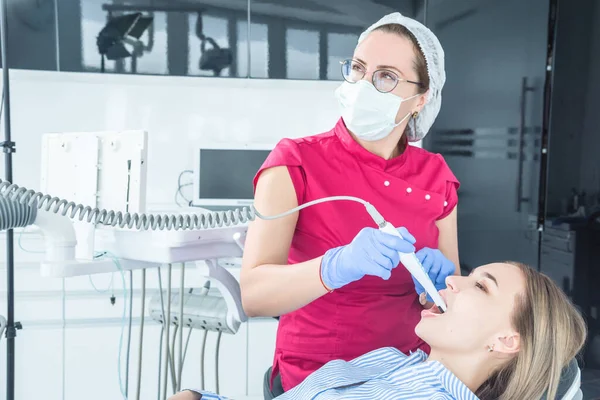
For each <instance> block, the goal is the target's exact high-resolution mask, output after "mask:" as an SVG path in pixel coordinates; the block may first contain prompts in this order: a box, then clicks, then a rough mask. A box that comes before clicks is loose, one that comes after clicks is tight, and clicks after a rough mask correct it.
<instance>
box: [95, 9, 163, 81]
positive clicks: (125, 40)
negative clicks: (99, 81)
mask: <svg viewBox="0 0 600 400" xmlns="http://www.w3.org/2000/svg"><path fill="white" fill-rule="evenodd" d="M153 20H154V18H153V17H144V16H143V15H142V13H139V12H138V13H134V14H127V15H120V16H118V17H109V20H108V22H107V23H106V25H105V26H104V28H102V30H101V31H100V33H99V34H98V37H97V38H96V45H97V46H98V52H99V53H100V55H101V56H102V67H101V69H102V72H104V60H105V58H107V59H109V60H121V59H123V58H127V57H131V55H132V54H134V53H137V49H139V48H142V47H143V45H142V46H140V45H141V41H140V37H141V36H142V35H143V34H144V32H145V31H146V29H148V27H149V26H150V24H151V23H152V22H153ZM126 44H127V45H130V46H131V47H132V50H133V53H132V52H131V51H129V50H128V49H127V47H126V46H125V45H126Z"/></svg>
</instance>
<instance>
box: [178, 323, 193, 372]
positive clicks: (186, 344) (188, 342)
mask: <svg viewBox="0 0 600 400" xmlns="http://www.w3.org/2000/svg"><path fill="white" fill-rule="evenodd" d="M193 331H194V328H192V327H191V326H190V330H189V332H188V335H187V339H185V350H183V361H182V362H181V365H182V366H183V365H184V364H185V357H186V356H187V351H188V345H189V344H190V338H191V337H192V332H193Z"/></svg>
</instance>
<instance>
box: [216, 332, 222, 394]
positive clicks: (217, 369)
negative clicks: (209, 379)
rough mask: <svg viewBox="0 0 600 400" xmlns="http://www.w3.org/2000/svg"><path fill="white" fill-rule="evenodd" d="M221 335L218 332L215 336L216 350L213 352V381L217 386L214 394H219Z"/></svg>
mask: <svg viewBox="0 0 600 400" xmlns="http://www.w3.org/2000/svg"><path fill="white" fill-rule="evenodd" d="M221 335H223V332H219V333H218V334H217V349H216V351H215V381H216V384H217V390H216V393H217V394H219V393H220V391H219V349H220V347H221Z"/></svg>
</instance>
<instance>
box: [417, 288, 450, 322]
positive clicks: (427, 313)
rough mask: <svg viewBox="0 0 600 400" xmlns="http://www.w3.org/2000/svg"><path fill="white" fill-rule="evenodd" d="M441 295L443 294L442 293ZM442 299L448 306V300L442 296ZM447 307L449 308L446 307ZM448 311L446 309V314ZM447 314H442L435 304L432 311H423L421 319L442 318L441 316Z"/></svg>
mask: <svg viewBox="0 0 600 400" xmlns="http://www.w3.org/2000/svg"><path fill="white" fill-rule="evenodd" d="M440 294H441V293H440ZM442 298H443V299H444V302H445V303H446V304H447V301H446V298H445V296H442ZM446 307H447V306H446ZM447 311H448V309H447V308H446V312H447ZM444 314H445V313H444V312H442V310H440V308H439V307H438V306H437V304H434V305H433V306H432V307H431V308H430V309H428V310H423V311H421V317H423V318H427V317H434V316H440V315H444Z"/></svg>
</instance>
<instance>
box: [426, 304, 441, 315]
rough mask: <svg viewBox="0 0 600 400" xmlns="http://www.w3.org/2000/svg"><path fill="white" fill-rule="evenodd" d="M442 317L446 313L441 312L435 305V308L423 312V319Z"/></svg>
mask: <svg viewBox="0 0 600 400" xmlns="http://www.w3.org/2000/svg"><path fill="white" fill-rule="evenodd" d="M440 315H444V313H443V312H441V311H440V309H439V308H438V306H436V305H435V304H434V305H433V307H431V308H429V309H426V310H423V311H421V317H423V318H428V317H437V316H440Z"/></svg>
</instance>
